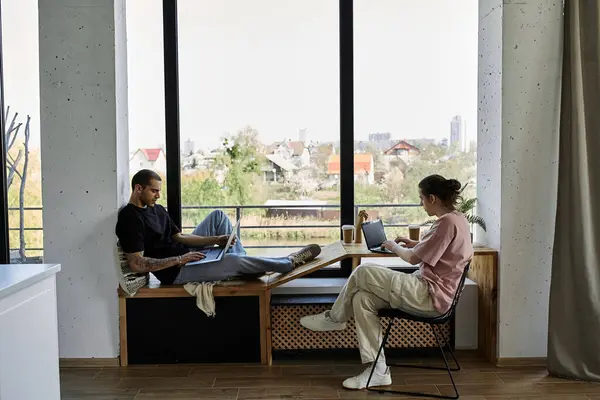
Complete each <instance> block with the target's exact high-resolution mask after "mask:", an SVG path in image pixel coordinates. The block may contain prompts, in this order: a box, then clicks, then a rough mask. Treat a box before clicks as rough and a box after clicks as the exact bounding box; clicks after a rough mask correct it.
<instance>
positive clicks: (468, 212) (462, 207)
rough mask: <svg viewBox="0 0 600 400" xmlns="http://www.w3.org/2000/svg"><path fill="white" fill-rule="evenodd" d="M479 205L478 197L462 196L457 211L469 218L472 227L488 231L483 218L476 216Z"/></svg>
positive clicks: (428, 223)
mask: <svg viewBox="0 0 600 400" xmlns="http://www.w3.org/2000/svg"><path fill="white" fill-rule="evenodd" d="M467 185H468V183H466V184H465V185H464V186H463V187H462V189H460V193H462V192H463V191H464V190H465V188H466V187H467ZM476 204H477V197H472V198H466V199H465V198H463V197H462V196H461V197H459V199H458V204H457V205H456V211H458V212H460V213H462V214H464V215H465V217H466V218H467V221H469V223H470V224H471V226H472V225H479V226H480V227H481V229H483V230H484V231H486V228H487V227H486V224H485V221H484V219H483V218H481V217H480V216H479V215H475V213H474V212H473V209H474V208H475V205H476ZM433 222H434V220H429V221H426V222H424V223H423V224H422V225H430V224H432V223H433ZM471 242H473V232H471Z"/></svg>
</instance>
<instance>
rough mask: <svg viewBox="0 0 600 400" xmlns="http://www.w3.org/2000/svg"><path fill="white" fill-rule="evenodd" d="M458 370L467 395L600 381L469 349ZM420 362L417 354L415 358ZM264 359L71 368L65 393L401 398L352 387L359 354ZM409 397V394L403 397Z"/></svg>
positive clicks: (593, 387)
mask: <svg viewBox="0 0 600 400" xmlns="http://www.w3.org/2000/svg"><path fill="white" fill-rule="evenodd" d="M458 358H459V362H461V366H462V369H463V370H462V371H460V372H455V373H454V374H455V375H454V376H455V380H456V382H457V385H458V387H459V392H460V395H461V397H460V398H461V399H464V400H475V399H478V400H484V399H540V400H541V399H547V400H552V399H564V400H567V399H569V400H575V399H578V400H579V399H581V400H583V399H587V400H589V399H595V400H600V384H594V383H585V382H576V381H570V380H563V379H558V378H554V377H550V376H548V375H547V373H546V370H545V368H543V367H521V368H498V367H495V366H493V365H491V364H489V363H486V362H483V361H481V360H480V359H479V358H477V357H476V356H473V355H471V354H469V353H459V355H458ZM414 362H417V361H414ZM274 364H275V365H274V366H273V367H264V366H260V365H239V364H236V365H222V364H220V365H151V366H130V367H127V368H101V369H100V368H63V369H61V390H62V399H95V400H101V399H102V400H108V399H111V400H113V399H114V400H133V399H135V400H142V399H165V400H167V399H178V400H184V399H186V400H187V399H206V400H217V399H220V400H225V399H227V400H238V399H239V400H242V399H243V400H270V399H304V400H308V399H321V400H329V399H366V398H368V399H377V398H400V397H395V396H390V395H378V394H376V393H373V392H365V391H349V390H345V389H344V388H342V387H341V382H342V381H343V380H344V379H345V378H347V377H349V376H352V375H354V374H357V373H359V372H360V371H361V370H362V367H361V365H359V363H358V361H352V360H350V361H347V360H346V361H328V360H322V361H321V360H319V361H309V360H293V361H292V360H286V361H274ZM421 371H422V370H415V369H412V368H404V369H400V368H395V369H394V368H393V369H392V380H393V385H394V386H395V387H396V388H398V389H400V388H403V389H408V390H415V389H416V390H418V391H426V392H428V393H438V394H439V393H444V394H446V393H448V394H449V393H450V392H451V390H452V387H451V386H450V380H449V378H448V376H447V375H446V374H445V372H440V371H423V372H421ZM401 398H406V397H401Z"/></svg>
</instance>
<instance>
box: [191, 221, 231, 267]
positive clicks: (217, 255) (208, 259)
mask: <svg viewBox="0 0 600 400" xmlns="http://www.w3.org/2000/svg"><path fill="white" fill-rule="evenodd" d="M241 220H242V219H241V218H240V219H238V221H237V222H236V224H235V226H234V227H233V229H232V230H231V234H230V235H229V239H228V240H227V244H226V245H225V247H213V248H209V249H202V250H200V252H201V253H202V254H204V255H205V257H204V258H203V259H202V260H198V261H193V262H189V263H187V264H185V265H186V266H187V267H189V266H193V265H200V264H209V263H214V262H217V261H221V260H222V259H223V257H224V256H225V254H226V253H227V251H229V248H230V247H231V243H232V242H233V238H234V237H235V236H236V234H237V231H238V227H239V226H240V221H241Z"/></svg>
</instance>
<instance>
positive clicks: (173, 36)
mask: <svg viewBox="0 0 600 400" xmlns="http://www.w3.org/2000/svg"><path fill="white" fill-rule="evenodd" d="M338 1H339V11H338V16H339V71H340V75H339V79H340V91H339V96H340V97H339V99H340V136H339V140H340V170H341V174H340V228H341V226H342V225H347V224H351V225H353V224H354V213H355V204H354V167H353V166H354V14H353V10H354V2H353V0H338ZM162 3H163V43H164V76H165V79H164V85H165V144H166V152H165V156H166V160H167V161H166V165H167V171H166V177H167V182H168V184H167V210H168V212H169V215H170V216H171V218H172V219H173V221H174V222H175V224H176V225H177V226H178V227H179V228H180V229H181V227H182V208H181V153H180V141H181V136H180V124H179V111H180V107H179V73H178V72H179V71H178V69H179V66H178V62H179V60H178V48H179V42H178V24H177V23H178V21H177V20H178V17H177V0H163V1H162ZM211 205H212V204H211ZM215 206H218V205H217V204H215ZM341 235H342V233H341V229H340V240H341V239H342V236H341ZM351 272H352V263H351V260H343V261H342V262H341V264H340V268H339V269H337V268H336V269H322V270H319V271H316V272H314V273H312V274H310V276H308V277H311V278H333V277H348V276H350V273H351Z"/></svg>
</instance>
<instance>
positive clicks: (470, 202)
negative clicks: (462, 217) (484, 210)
mask: <svg viewBox="0 0 600 400" xmlns="http://www.w3.org/2000/svg"><path fill="white" fill-rule="evenodd" d="M475 204H477V198H476V197H474V198H472V199H466V200H463V201H462V202H460V204H459V205H458V211H460V212H461V213H463V214H465V213H467V212H469V211H471V210H472V209H473V208H474V207H475Z"/></svg>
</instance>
